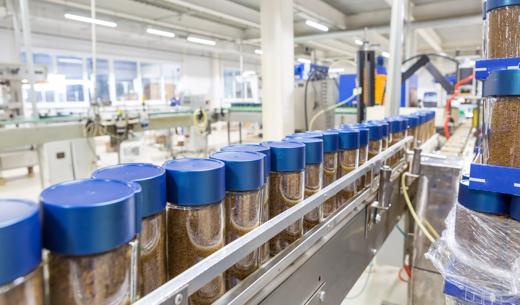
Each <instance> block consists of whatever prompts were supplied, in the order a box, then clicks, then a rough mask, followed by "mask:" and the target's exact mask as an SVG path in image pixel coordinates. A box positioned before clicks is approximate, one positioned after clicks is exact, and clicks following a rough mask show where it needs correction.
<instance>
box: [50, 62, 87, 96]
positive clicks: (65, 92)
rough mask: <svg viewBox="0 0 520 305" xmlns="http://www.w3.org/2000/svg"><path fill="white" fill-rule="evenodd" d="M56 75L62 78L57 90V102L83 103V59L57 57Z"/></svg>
mask: <svg viewBox="0 0 520 305" xmlns="http://www.w3.org/2000/svg"><path fill="white" fill-rule="evenodd" d="M56 64H57V66H56V67H57V72H58V73H57V74H58V75H59V76H62V77H63V78H64V81H63V83H62V85H61V86H60V87H61V88H59V93H58V96H59V101H61V102H83V101H85V98H84V96H83V85H84V80H83V59H82V58H80V57H73V56H57V57H56Z"/></svg>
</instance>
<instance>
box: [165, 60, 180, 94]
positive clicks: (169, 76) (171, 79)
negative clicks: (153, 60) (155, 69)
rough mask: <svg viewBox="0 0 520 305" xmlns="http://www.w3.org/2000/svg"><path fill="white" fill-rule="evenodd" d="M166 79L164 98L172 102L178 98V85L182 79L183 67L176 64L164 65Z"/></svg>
mask: <svg viewBox="0 0 520 305" xmlns="http://www.w3.org/2000/svg"><path fill="white" fill-rule="evenodd" d="M162 70H163V77H164V98H165V99H166V100H167V101H171V100H172V99H173V98H175V97H176V92H177V84H179V80H180V77H181V67H180V66H179V65H175V64H164V65H162Z"/></svg>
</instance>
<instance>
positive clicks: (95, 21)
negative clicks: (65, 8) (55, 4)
mask: <svg viewBox="0 0 520 305" xmlns="http://www.w3.org/2000/svg"><path fill="white" fill-rule="evenodd" d="M63 16H64V17H65V19H70V20H74V21H81V22H86V23H93V24H97V25H102V26H107V27H110V28H115V27H116V26H117V23H115V22H112V21H106V20H101V19H93V18H89V17H85V16H79V15H74V14H65V15H63Z"/></svg>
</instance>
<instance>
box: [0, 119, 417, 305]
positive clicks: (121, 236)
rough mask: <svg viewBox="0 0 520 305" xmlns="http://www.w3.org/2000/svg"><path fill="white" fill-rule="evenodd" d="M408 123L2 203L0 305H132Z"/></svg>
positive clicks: (279, 240)
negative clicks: (32, 199) (34, 201)
mask: <svg viewBox="0 0 520 305" xmlns="http://www.w3.org/2000/svg"><path fill="white" fill-rule="evenodd" d="M409 121H410V120H409V119H405V118H393V119H388V120H385V121H370V122H367V123H363V124H355V125H345V126H342V127H341V128H339V129H333V130H326V131H322V132H320V131H316V132H307V133H301V134H293V135H290V136H288V137H287V138H286V139H284V140H283V141H274V142H265V143H262V144H245V145H231V146H227V147H224V148H223V149H222V150H221V151H219V152H216V153H214V154H212V155H210V157H209V158H200V159H197V158H185V159H177V160H171V161H167V162H166V163H165V164H164V165H163V166H162V167H159V166H155V165H152V164H145V163H130V164H121V165H116V166H111V167H106V168H102V169H99V170H97V171H95V172H94V173H93V175H92V179H84V180H77V181H71V182H65V183H61V184H57V185H54V186H51V187H49V188H47V189H45V190H44V191H43V192H42V193H41V195H40V204H39V205H38V204H35V203H32V202H29V201H23V200H11V199H5V200H1V201H0V241H1V244H4V245H9V246H8V247H5V249H6V250H5V251H1V253H0V305H4V304H22V305H23V304H38V305H39V304H44V300H45V298H47V299H46V300H45V301H46V302H47V304H52V305H62V304H67V305H76V304H78V305H79V304H105V303H106V302H108V301H110V304H114V305H126V304H131V303H132V302H134V301H136V300H138V299H139V298H140V297H142V296H144V295H146V294H148V293H149V292H151V291H153V290H154V289H156V288H158V287H159V286H161V285H162V284H164V283H165V282H166V281H168V280H169V279H171V278H173V277H175V276H177V275H178V274H180V273H182V272H183V271H185V270H186V269H188V268H189V267H191V266H193V265H194V264H196V263H197V262H198V261H200V260H201V259H204V258H205V257H207V256H209V255H210V254H212V253H214V252H215V251H217V250H219V249H221V248H222V247H224V245H225V244H226V243H229V242H232V241H233V240H235V239H237V238H239V237H240V236H242V235H244V234H246V233H248V232H250V231H252V230H254V229H255V228H257V227H258V226H260V225H261V224H262V223H264V222H266V221H267V220H269V219H270V218H273V217H275V216H277V215H278V214H280V213H282V212H283V211H285V210H287V209H289V208H291V207H293V206H294V205H296V204H298V203H299V202H301V201H302V200H303V199H304V198H306V197H309V196H312V195H313V194H315V193H317V192H319V191H320V190H321V188H322V187H324V186H327V185H328V184H330V183H332V182H334V181H335V180H336V179H337V178H340V177H342V176H344V175H346V174H348V173H349V172H351V171H352V170H354V169H355V168H356V167H358V166H361V165H363V164H364V163H366V162H367V161H368V160H369V158H372V157H374V156H376V155H377V154H378V153H380V152H381V151H383V150H384V149H386V148H387V147H388V146H389V145H392V144H395V143H397V142H398V141H399V140H401V139H403V138H404V137H405V136H406V131H407V130H408V122H409ZM370 179H371V178H370V177H369V176H367V177H364V179H360V181H358V182H356V183H353V184H352V185H350V186H348V187H346V188H345V190H343V191H342V192H340V193H339V194H338V195H337V196H336V197H335V198H332V199H329V200H328V201H327V202H326V203H325V204H324V205H322V206H320V207H319V208H317V209H316V210H315V211H312V212H311V213H309V214H308V215H306V216H305V217H304V219H302V220H300V221H297V222H296V223H294V224H293V225H291V226H290V227H288V228H287V229H286V230H284V231H283V232H282V233H280V234H279V235H277V236H276V237H275V238H273V239H272V240H271V241H270V243H269V244H266V245H264V246H262V247H261V248H260V249H258V250H256V251H254V252H253V253H250V254H249V255H247V256H246V257H244V258H243V259H242V260H240V261H239V262H238V263H237V264H235V265H234V266H233V267H232V268H230V269H229V270H228V271H227V272H226V273H225V274H222V275H220V276H218V277H217V278H215V279H213V280H212V281H211V282H210V283H209V284H207V285H206V286H204V287H203V288H201V289H200V290H199V291H198V292H197V293H195V294H194V295H192V296H191V297H190V303H191V304H211V303H212V302H213V301H215V300H216V299H218V298H219V297H220V296H221V295H222V294H223V293H224V292H225V291H226V289H229V288H232V287H233V286H235V285H236V284H237V283H238V282H240V281H241V280H243V279H244V278H245V277H247V276H248V275H250V274H251V273H253V272H254V271H256V270H257V269H258V267H259V265H260V264H262V263H263V262H265V261H266V260H267V259H269V257H270V256H272V255H275V254H277V253H279V252H281V251H282V250H283V249H285V248H286V247H287V246H288V245H290V244H291V243H292V242H294V241H296V240H297V239H299V238H300V237H302V236H303V234H304V233H305V231H308V230H311V229H312V228H313V227H314V226H316V225H317V224H319V223H320V222H321V221H323V219H324V218H326V217H327V216H329V215H331V214H332V213H333V212H334V211H336V210H337V209H338V208H340V207H342V206H344V205H346V204H347V203H348V201H349V200H350V199H351V198H353V197H354V195H355V194H356V193H357V192H358V191H359V190H360V189H362V188H364V187H365V186H366V185H367V184H368V183H369V180H370ZM40 236H41V238H40ZM42 248H43V249H46V251H45V255H44V257H45V259H42ZM20 253H22V254H23V255H21V254H20ZM42 261H45V264H42ZM44 268H45V269H46V270H47V274H48V281H47V282H46V283H45V285H47V291H48V294H47V295H46V296H45V295H44V293H43V291H44V288H43V287H44V279H43V269H44Z"/></svg>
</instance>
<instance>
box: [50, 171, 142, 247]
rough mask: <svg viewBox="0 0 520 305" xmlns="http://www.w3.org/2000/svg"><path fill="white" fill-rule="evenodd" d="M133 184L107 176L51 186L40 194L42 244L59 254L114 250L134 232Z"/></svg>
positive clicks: (135, 229) (128, 239) (135, 213)
mask: <svg viewBox="0 0 520 305" xmlns="http://www.w3.org/2000/svg"><path fill="white" fill-rule="evenodd" d="M134 194H135V187H134V186H133V185H132V184H130V183H127V182H124V181H120V180H108V179H83V180H76V181H70V182H64V183H60V184H56V185H53V186H50V187H48V188H46V189H44V190H43V192H42V193H41V194H40V203H41V204H42V209H43V246H44V248H46V249H48V250H49V251H51V252H55V253H59V254H62V255H73V256H78V255H89V254H96V253H101V252H106V251H109V250H112V249H115V248H117V247H119V246H121V245H123V244H125V243H127V242H129V241H130V240H132V239H133V238H134V237H135V235H136V233H137V228H136V218H137V212H136V204H135V196H134Z"/></svg>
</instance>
